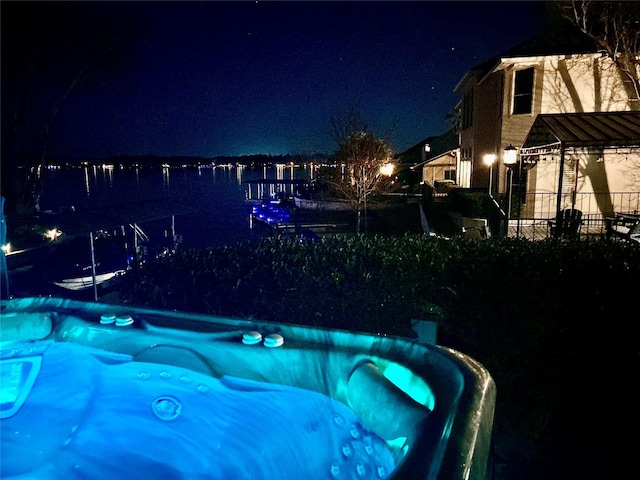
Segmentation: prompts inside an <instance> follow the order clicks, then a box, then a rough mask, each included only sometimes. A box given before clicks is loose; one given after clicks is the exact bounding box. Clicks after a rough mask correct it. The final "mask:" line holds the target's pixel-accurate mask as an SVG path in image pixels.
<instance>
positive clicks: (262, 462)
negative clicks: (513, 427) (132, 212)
mask: <svg viewBox="0 0 640 480" xmlns="http://www.w3.org/2000/svg"><path fill="white" fill-rule="evenodd" d="M1 313H2V317H1V318H2V321H1V322H0V333H1V337H0V338H1V339H2V342H1V343H0V362H1V366H2V369H1V372H2V385H3V389H2V401H1V402H0V418H1V420H2V421H1V422H0V428H1V431H0V433H1V434H0V442H1V445H0V447H1V448H0V462H1V464H2V473H3V478H70V479H71V478H83V479H88V480H93V479H103V478H123V479H127V478H132V479H133V478H136V479H147V478H149V479H152V478H153V479H155V478H220V479H227V478H254V479H258V478H264V479H266V478H268V479H292V478H296V479H297V478H378V479H380V478H388V479H408V478H410V479H435V478H438V479H440V480H462V479H465V480H466V479H475V480H481V479H485V478H486V477H487V470H488V465H489V464H490V462H489V451H490V439H491V430H492V423H493V412H494V406H495V394H496V391H495V384H494V382H493V380H492V378H491V375H490V374H489V373H488V372H487V370H486V369H485V368H484V367H483V366H482V365H481V364H479V363H478V362H476V361H475V360H473V359H472V358H470V357H469V356H467V355H465V354H463V353H461V352H458V351H455V350H452V349H449V348H445V347H442V346H438V345H435V344H428V343H421V342H418V341H417V340H411V339H407V338H400V337H391V336H382V335H374V334H367V333H357V332H346V331H338V330H332V329H323V328H312V327H306V326H301V325H292V324H289V323H273V322H262V321H259V320H256V319H251V320H247V319H234V318H226V317H218V316H211V315H204V314H193V313H188V312H176V311H169V310H161V309H149V308H137V307H131V306H127V305H110V304H103V303H97V302H84V301H77V300H70V299H60V298H55V297H48V298H43V297H40V298H14V299H8V300H3V301H2V303H1Z"/></svg>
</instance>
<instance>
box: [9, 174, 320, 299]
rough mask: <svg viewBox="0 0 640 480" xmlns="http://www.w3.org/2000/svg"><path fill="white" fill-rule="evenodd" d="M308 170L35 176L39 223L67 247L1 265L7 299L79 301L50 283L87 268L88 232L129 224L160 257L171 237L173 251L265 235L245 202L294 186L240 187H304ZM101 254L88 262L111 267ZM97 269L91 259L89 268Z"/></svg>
mask: <svg viewBox="0 0 640 480" xmlns="http://www.w3.org/2000/svg"><path fill="white" fill-rule="evenodd" d="M312 168H313V167H311V166H299V165H291V164H287V165H272V166H267V167H255V168H252V167H247V166H243V165H225V166H204V167H182V168H176V167H168V166H156V167H151V166H148V167H135V166H131V167H122V166H118V165H103V166H82V167H49V168H48V169H46V170H45V171H44V172H43V175H42V182H43V193H42V197H41V200H40V207H41V210H42V212H43V214H42V215H41V219H40V221H39V223H41V224H43V225H45V226H47V227H57V228H59V230H60V231H61V232H62V234H63V235H64V236H65V237H62V238H66V239H67V240H66V241H65V242H64V243H65V248H66V249H65V248H62V247H58V248H57V249H56V251H55V252H56V253H55V254H54V253H53V251H52V250H51V247H46V248H36V249H35V250H31V251H29V252H28V253H26V254H22V253H21V254H17V255H10V256H9V257H7V263H8V269H9V278H8V280H9V294H10V295H12V296H39V295H54V296H60V295H62V296H65V297H69V296H73V297H76V298H77V297H78V295H80V296H81V297H83V296H86V295H81V294H80V292H78V295H76V294H75V292H71V291H69V290H67V289H62V288H60V287H56V286H55V285H52V284H51V282H53V281H55V278H54V277H59V276H61V275H62V273H61V270H63V267H64V269H65V270H66V267H67V266H74V265H77V267H74V268H75V270H76V271H77V270H82V272H86V270H87V268H89V267H87V266H84V267H83V266H82V265H80V263H79V262H82V263H83V265H87V262H89V263H88V265H90V261H89V260H90V258H91V256H90V255H91V253H90V242H89V232H94V233H95V232H97V231H100V230H103V229H104V230H109V231H111V232H113V231H114V230H120V228H119V227H120V226H123V227H124V228H125V230H126V231H127V234H128V235H131V238H132V231H133V230H132V229H131V228H130V227H129V225H133V224H136V225H137V226H138V227H139V228H141V229H142V231H143V232H145V234H146V235H147V236H148V239H149V240H148V242H146V246H147V248H148V250H149V252H150V253H152V254H153V253H155V252H157V251H159V248H155V247H156V246H159V245H162V246H167V245H170V244H171V238H172V229H173V231H175V233H176V235H177V236H178V237H179V238H180V239H181V243H180V248H191V247H193V248H206V247H219V246H224V245H228V244H232V243H237V242H241V241H247V240H254V239H259V238H261V237H265V236H268V235H271V234H272V232H271V231H270V229H269V228H267V227H266V226H264V225H261V224H254V225H252V222H251V218H250V213H251V207H252V205H251V203H250V202H247V198H254V199H255V198H260V197H261V196H262V195H269V194H270V193H275V190H276V188H282V189H284V191H285V192H286V193H288V194H291V195H292V194H293V193H294V192H293V191H292V189H293V185H282V186H276V185H270V186H265V187H263V188H264V191H263V189H262V188H260V185H255V184H247V183H246V181H247V180H257V179H263V178H267V179H274V180H276V179H277V180H293V179H296V180H307V179H309V178H312V176H313V171H312ZM70 239H73V241H74V242H75V241H76V240H79V241H80V242H79V244H80V246H81V248H79V249H78V248H75V247H73V246H72V245H69V248H67V243H69V240H70ZM83 239H86V242H84V241H83ZM8 240H9V241H11V239H10V238H8ZM73 245H75V244H73ZM80 250H82V251H80ZM85 250H86V251H85ZM107 251H108V250H106V249H104V248H102V247H101V246H99V245H98V244H96V246H95V254H96V256H97V257H100V255H102V262H104V263H106V262H107V261H108V260H112V258H106V257H109V255H108V253H106V252H107ZM131 251H133V249H132V248H131ZM63 252H64V253H63ZM72 257H73V258H72ZM120 257H122V259H120ZM80 259H81V260H80ZM125 260H126V252H125V255H119V257H118V262H124V261H125ZM99 262H100V260H99V259H97V260H96V263H99ZM86 273H87V274H88V273H90V272H86ZM83 276H85V274H84V273H83V274H82V275H80V274H78V275H76V274H74V275H66V274H65V275H64V278H72V277H83ZM85 277H86V276H85ZM87 290H89V291H90V290H92V289H90V288H89V289H87ZM85 293H86V292H85ZM89 293H91V292H89ZM3 295H4V292H3Z"/></svg>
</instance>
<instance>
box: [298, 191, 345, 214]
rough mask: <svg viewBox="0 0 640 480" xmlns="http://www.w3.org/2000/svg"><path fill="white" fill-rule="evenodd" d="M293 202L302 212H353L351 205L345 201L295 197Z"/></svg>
mask: <svg viewBox="0 0 640 480" xmlns="http://www.w3.org/2000/svg"><path fill="white" fill-rule="evenodd" d="M293 201H294V203H295V205H296V207H297V208H300V209H302V210H318V211H329V212H335V211H347V210H353V203H351V202H349V201H347V200H312V199H309V198H303V197H300V196H298V195H295V196H294V197H293Z"/></svg>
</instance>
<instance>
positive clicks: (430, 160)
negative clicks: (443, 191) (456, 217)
mask: <svg viewBox="0 0 640 480" xmlns="http://www.w3.org/2000/svg"><path fill="white" fill-rule="evenodd" d="M398 161H399V162H400V163H402V164H405V165H410V166H411V169H412V170H418V169H420V170H421V177H420V178H421V181H422V182H423V183H427V184H429V185H431V186H432V187H434V186H435V185H436V182H446V183H452V184H456V185H459V186H461V187H469V184H468V178H469V175H468V172H465V171H464V170H463V169H462V168H461V165H460V156H459V149H458V135H457V134H456V133H455V132H454V130H453V129H451V130H449V131H447V132H445V133H443V134H442V135H438V136H431V137H427V138H425V139H424V140H422V141H421V142H418V143H417V144H415V145H413V146H412V147H410V148H408V149H407V150H406V151H404V152H402V153H401V154H400V155H399V156H398Z"/></svg>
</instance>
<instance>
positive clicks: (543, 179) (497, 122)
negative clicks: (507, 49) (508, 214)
mask: <svg viewBox="0 0 640 480" xmlns="http://www.w3.org/2000/svg"><path fill="white" fill-rule="evenodd" d="M531 67H533V68H534V78H533V97H532V109H531V110H532V111H531V113H526V114H513V113H512V112H513V94H514V80H515V72H517V71H519V70H521V69H526V68H531ZM475 80H476V81H469V80H467V81H465V82H464V84H462V85H461V87H460V88H459V92H460V93H462V94H465V92H467V91H468V90H469V89H473V90H474V93H473V98H474V107H473V108H474V111H473V113H474V118H473V120H474V121H473V124H472V126H471V127H470V128H467V129H465V130H463V131H462V132H461V133H460V151H461V154H462V155H463V157H462V158H464V155H465V152H468V155H469V158H470V160H471V168H470V175H469V178H470V186H471V187H474V188H480V187H486V186H487V185H488V183H489V169H488V168H487V167H486V166H484V165H483V163H482V158H483V156H484V154H486V153H496V154H497V156H498V162H497V165H495V166H494V169H493V170H494V185H496V188H497V189H498V191H501V192H505V191H506V189H507V170H506V168H505V167H504V165H503V164H502V153H503V151H504V148H505V147H506V146H507V145H509V144H511V145H514V146H516V147H518V148H519V147H520V146H521V145H522V144H523V143H524V140H525V139H526V137H527V135H528V133H529V131H530V129H531V126H532V125H533V122H534V121H535V118H536V116H537V115H538V114H541V113H574V112H614V111H628V110H630V107H629V98H628V97H627V95H626V93H625V88H624V85H623V80H622V77H621V75H620V73H619V71H618V69H617V68H616V67H615V65H614V64H613V62H612V61H611V60H610V59H609V58H608V57H606V56H603V55H600V54H593V53H589V54H580V55H551V56H539V57H527V58H503V59H501V61H500V62H497V64H496V67H495V68H494V69H493V70H492V71H491V72H490V73H488V74H486V75H485V76H484V77H483V78H476V79H475ZM629 155H631V156H632V158H633V159H634V161H635V159H636V157H637V154H634V153H631V154H627V158H629ZM565 161H566V162H568V163H570V162H571V161H572V160H571V159H570V158H565ZM604 162H605V163H606V165H607V168H606V169H602V170H599V169H592V170H591V171H590V176H589V177H588V178H583V179H581V178H578V181H577V182H573V185H574V186H577V188H578V189H580V191H587V190H589V191H592V192H593V191H597V189H598V188H601V187H600V185H601V184H603V181H601V180H594V178H595V177H594V175H597V174H600V175H602V176H603V178H605V179H606V181H607V182H609V183H608V184H607V185H608V186H607V188H608V191H611V192H613V191H614V189H618V188H619V189H620V191H629V189H636V190H637V189H638V182H637V181H636V182H635V183H633V184H632V185H630V184H629V183H628V182H627V184H626V185H623V184H622V183H621V182H619V181H618V179H620V178H622V177H625V174H624V173H623V172H620V171H618V170H616V169H617V168H618V169H619V168H621V167H620V164H619V162H617V161H615V160H614V159H611V160H610V159H609V154H608V153H607V154H606V156H605V160H604ZM555 163H559V159H558V162H556V160H555V159H552V158H548V159H547V160H546V163H544V162H541V163H540V164H539V165H538V166H536V167H534V168H533V170H531V171H529V172H528V173H529V174H528V176H527V188H526V190H527V192H535V191H539V192H553V191H556V190H554V189H555V188H556V187H557V185H558V178H557V177H558V175H559V172H558V171H557V170H556V169H557V166H554V165H555ZM568 163H567V164H566V166H565V168H569V167H568ZM637 166H638V167H640V165H637ZM598 172H600V173H598ZM578 175H579V176H580V173H579V174H578ZM626 175H627V176H628V172H627V174H626ZM554 182H555V183H554ZM563 184H564V182H563ZM565 186H566V184H565ZM605 213H606V212H605Z"/></svg>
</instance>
